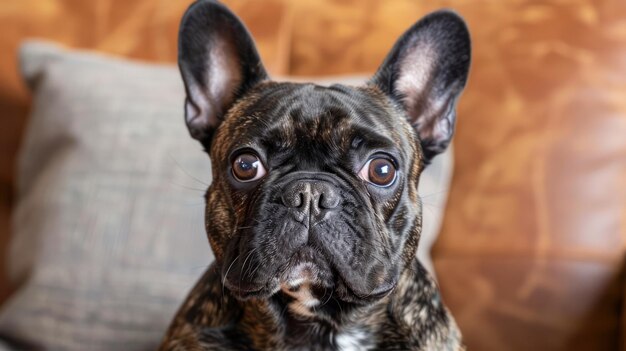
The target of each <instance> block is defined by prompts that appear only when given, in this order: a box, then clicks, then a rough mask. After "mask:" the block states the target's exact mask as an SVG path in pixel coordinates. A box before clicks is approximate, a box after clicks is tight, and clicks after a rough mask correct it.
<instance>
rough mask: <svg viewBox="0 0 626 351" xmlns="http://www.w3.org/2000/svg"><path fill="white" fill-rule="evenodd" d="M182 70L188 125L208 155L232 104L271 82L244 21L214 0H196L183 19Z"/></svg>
mask: <svg viewBox="0 0 626 351" xmlns="http://www.w3.org/2000/svg"><path fill="white" fill-rule="evenodd" d="M178 66H179V68H180V72H181V74H182V76H183V81H184V83H185V91H186V93H187V98H186V99H185V119H186V122H187V127H188V128H189V132H190V134H191V136H192V137H193V138H195V139H197V140H198V141H200V143H202V145H203V146H204V148H205V149H206V150H207V151H209V148H210V145H211V140H212V138H213V134H214V133H215V130H216V129H217V127H218V126H219V125H220V123H221V122H222V120H223V118H224V115H225V114H226V112H227V111H228V110H229V109H230V108H231V107H232V105H233V104H234V102H235V101H236V100H237V99H238V98H240V97H241V96H243V95H244V94H245V93H246V92H247V91H249V89H250V88H252V87H253V86H254V85H256V84H257V83H259V82H261V81H263V80H265V79H268V75H267V73H266V71H265V68H263V64H262V63H261V58H260V57H259V54H258V52H257V50H256V47H255V45H254V42H253V40H252V37H251V36H250V34H249V33H248V31H247V30H246V28H245V26H244V25H243V23H242V22H241V21H240V20H239V19H238V18H237V16H235V14H234V13H232V12H231V11H230V10H229V9H228V8H227V7H226V6H224V5H223V4H221V3H219V2H218V1H215V0H198V1H196V2H195V3H193V4H192V5H191V6H189V9H187V12H186V13H185V15H184V16H183V19H182V21H181V23H180V32H179V35H178Z"/></svg>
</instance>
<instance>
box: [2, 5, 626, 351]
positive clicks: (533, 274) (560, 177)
mask: <svg viewBox="0 0 626 351" xmlns="http://www.w3.org/2000/svg"><path fill="white" fill-rule="evenodd" d="M227 3H228V4H229V5H231V7H232V8H233V9H234V10H235V11H236V12H237V13H238V14H239V15H240V16H241V17H242V18H243V19H244V20H245V22H246V23H247V24H248V26H249V27H250V29H251V31H252V32H253V34H254V36H255V38H256V40H257V42H258V44H259V47H260V51H261V53H262V56H263V58H264V60H265V63H266V65H267V66H268V67H269V69H270V70H271V71H272V72H273V73H274V74H293V75H309V76H311V75H326V74H345V73H360V72H372V71H373V70H375V68H376V67H377V65H378V64H379V63H380V62H381V60H382V58H383V57H384V55H385V53H386V52H387V50H388V49H389V48H390V46H391V45H392V43H393V41H394V40H395V39H396V38H397V36H398V35H400V34H401V33H402V31H403V30H404V29H405V28H407V27H408V26H409V25H410V24H411V23H412V22H413V21H414V20H416V19H417V18H419V17H420V16H422V15H423V14H425V13H426V12H428V11H431V10H434V9H436V8H440V7H452V8H454V9H456V10H457V11H458V12H460V13H461V14H462V15H463V16H464V17H465V18H466V19H467V21H468V23H469V26H470V29H471V32H472V37H473V41H474V61H473V67H472V72H471V76H470V81H469V85H468V87H467V89H466V93H465V94H464V96H463V97H462V99H461V103H460V106H459V123H458V130H457V136H456V141H455V143H456V144H455V145H456V156H455V158H456V164H455V176H454V180H453V185H452V189H451V196H450V199H449V203H448V208H447V209H446V217H445V221H444V226H443V230H442V233H441V237H440V239H439V241H438V243H437V245H436V246H435V251H434V259H435V264H436V268H437V270H438V274H439V279H440V284H441V287H442V290H443V293H444V295H445V299H446V301H447V302H448V304H449V305H450V307H451V309H452V310H453V313H454V314H455V316H456V318H457V320H458V322H459V324H460V326H461V328H462V329H463V331H464V334H465V337H466V340H467V343H468V346H469V347H470V349H471V350H529V349H534V350H614V349H617V348H618V345H619V342H620V341H619V340H620V335H621V334H622V330H623V325H622V324H621V322H620V321H621V318H622V317H623V314H622V312H621V307H622V304H623V296H624V284H623V259H624V242H625V240H626V2H624V1H620V0H606V1H591V0H552V1H527V0H526V1H523V0H512V1H488V0H483V1H480V0H475V1H460V0H450V1H444V0H438V1H423V2H418V1H414V0H410V1H409V0H407V1H404V0H386V1H383V0H365V1H364V0H293V1H288V0H268V1H262V2H261V1H254V0H232V1H227ZM187 5H188V1H182V0H175V1H153V0H137V1H128V0H98V1H89V2H85V1H82V0H57V1H54V0H21V1H19V2H17V1H15V2H7V1H5V2H3V3H1V4H0V33H2V35H0V113H1V115H2V127H1V128H0V143H1V146H0V200H1V201H0V206H1V208H0V209H1V211H0V226H1V230H0V238H1V240H0V250H3V251H4V249H5V247H6V241H7V238H8V237H9V235H8V233H9V231H8V213H9V209H10V204H11V191H12V186H13V172H14V166H13V164H14V155H15V152H16V149H17V147H18V144H19V140H20V135H21V131H22V129H23V126H24V123H25V121H26V118H25V115H26V111H27V109H28V107H27V106H28V97H27V93H26V90H25V88H24V86H23V84H22V83H21V82H20V80H19V78H18V75H17V70H16V59H15V49H16V48H17V45H18V43H19V41H20V40H22V39H23V38H25V37H29V36H37V37H44V38H49V39H54V40H57V41H60V42H63V43H65V44H68V45H70V46H74V47H81V48H93V49H97V50H101V51H105V52H110V53H114V54H119V55H124V56H128V57H134V58H141V59H147V60H151V61H160V62H174V60H175V57H176V50H175V49H176V30H177V26H178V21H179V18H180V16H181V14H182V12H183V11H184V9H185V8H186V6H187ZM424 203H425V204H426V206H427V205H428V197H425V198H424ZM0 281H4V279H0ZM0 285H1V287H2V288H1V289H0V290H1V293H0V295H2V296H6V294H7V293H8V291H9V290H8V287H7V286H6V284H0Z"/></svg>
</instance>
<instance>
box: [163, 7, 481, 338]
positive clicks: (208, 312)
mask: <svg viewBox="0 0 626 351" xmlns="http://www.w3.org/2000/svg"><path fill="white" fill-rule="evenodd" d="M178 64H179V68H180V72H181V74H182V78H183V81H184V83H185V91H186V100H185V121H186V123H187V126H188V128H189V132H190V134H191V136H192V137H193V138H195V139H197V140H198V141H199V142H200V143H201V144H202V146H203V147H204V149H205V150H206V152H207V153H208V154H209V155H210V159H211V163H212V169H213V182H212V184H211V185H210V186H209V188H208V190H207V191H206V194H205V200H206V211H205V214H206V220H205V222H206V231H207V235H208V239H209V242H210V245H211V248H212V249H213V252H214V254H215V261H214V263H213V264H212V265H211V266H210V267H209V268H208V270H207V271H206V273H205V274H204V275H203V276H202V278H201V279H200V281H199V282H198V283H197V285H196V286H195V287H194V288H193V290H192V291H191V293H190V294H189V296H188V297H187V299H186V301H185V302H184V303H183V305H182V306H181V308H180V310H179V311H178V313H177V315H176V316H175V318H174V320H173V322H172V324H171V326H170V328H169V330H168V332H167V334H166V335H165V337H164V339H163V342H162V345H161V347H160V349H161V350H463V349H464V346H463V343H462V340H461V334H460V332H459V329H458V328H457V326H456V324H455V321H454V319H453V317H452V316H451V314H450V313H449V311H448V309H447V308H446V307H445V305H444V304H443V302H442V299H441V297H440V293H439V290H438V287H437V285H436V284H435V282H434V281H433V279H431V277H430V276H429V275H428V273H427V272H426V271H425V269H424V268H423V267H422V265H421V264H420V263H419V262H418V261H417V259H416V249H417V245H418V242H419V238H420V231H421V225H422V215H421V213H422V208H421V203H420V198H419V196H418V192H417V187H418V182H419V178H420V173H421V172H422V170H423V169H424V168H425V167H426V166H427V165H428V164H429V162H430V161H431V160H432V159H433V157H435V156H436V155H437V154H439V153H441V152H442V151H443V150H444V149H445V148H446V147H447V146H448V144H449V143H450V139H451V137H452V135H453V131H454V125H455V118H456V112H455V106H456V103H457V100H458V98H459V96H460V94H461V91H462V90H463V88H464V86H465V84H466V81H467V77H468V71H469V66H470V36H469V32H468V29H467V27H466V25H465V23H464V21H463V20H462V19H461V18H460V17H459V16H458V15H456V14H455V13H453V12H450V11H446V10H444V11H438V12H434V13H432V14H429V15H428V16H426V17H424V18H422V19H421V20H420V21H418V22H417V23H415V24H414V25H413V26H412V27H411V28H409V29H408V30H407V31H406V32H405V33H404V34H403V35H402V36H401V37H400V38H399V40H398V41H397V42H396V44H395V46H393V48H392V49H391V51H390V53H389V54H388V56H387V57H386V59H385V60H384V62H383V63H382V65H381V66H380V68H379V69H378V71H377V72H376V73H375V74H374V76H373V77H372V78H371V79H370V80H369V81H368V82H367V83H365V84H364V85H362V86H345V85H340V84H337V85H332V86H328V87H324V86H318V85H315V84H310V83H309V84H301V83H288V82H276V81H272V80H271V79H270V78H269V76H268V73H267V72H266V70H265V69H264V67H263V64H262V63H261V59H260V57H259V54H258V52H257V50H256V48H255V45H254V42H253V40H252V38H251V36H250V34H249V33H248V31H247V30H246V28H245V27H244V25H243V24H242V22H241V21H240V20H239V19H238V18H237V17H236V16H235V15H234V14H233V13H232V12H231V11H230V10H229V9H228V8H226V7H225V6H224V5H223V4H220V3H219V2H217V1H211V0H201V1H197V2H195V3H194V4H192V5H191V6H190V7H189V9H188V10H187V12H186V13H185V15H184V17H183V19H182V22H181V25H180V33H179V56H178ZM183 259H184V258H183Z"/></svg>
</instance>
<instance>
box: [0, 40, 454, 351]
mask: <svg viewBox="0 0 626 351" xmlns="http://www.w3.org/2000/svg"><path fill="white" fill-rule="evenodd" d="M21 66H22V72H23V75H24V77H25V79H26V81H27V82H28V84H29V86H30V88H31V89H32V92H33V97H34V101H33V107H32V116H31V119H30V124H29V126H28V128H27V134H26V137H25V140H24V143H23V147H22V149H21V151H20V156H19V161H20V162H19V167H18V168H19V173H18V188H17V204H16V208H15V211H14V218H13V223H14V232H13V241H12V243H11V246H10V254H9V267H10V271H9V274H10V277H11V278H12V279H13V281H14V282H18V283H21V284H20V288H19V290H18V291H17V292H16V293H15V294H14V295H13V296H12V297H11V298H10V299H9V300H8V301H7V303H6V304H5V305H4V306H3V308H2V310H1V311H0V336H1V337H2V338H3V339H4V341H5V342H7V343H9V344H11V345H13V347H16V348H19V349H22V348H46V349H63V350H147V349H154V348H155V347H156V346H157V345H158V343H159V341H160V339H161V337H162V335H163V333H164V331H165V329H166V328H167V326H168V324H169V321H170V319H171V318H172V316H173V314H174V313H175V311H176V309H177V307H178V305H179V304H180V303H181V301H182V300H183V299H184V297H185V295H186V294H187V292H188V291H189V289H190V288H191V286H192V285H193V284H194V282H195V281H196V279H198V278H199V276H200V275H201V274H202V273H203V271H204V269H205V268H206V266H207V265H208V264H209V263H210V261H211V259H212V254H211V251H210V247H209V245H208V243H207V240H206V235H205V232H204V228H203V226H204V224H203V223H204V221H203V209H204V207H203V206H204V201H203V193H204V190H205V188H206V187H207V185H208V184H209V183H210V181H211V169H210V163H209V158H208V156H207V155H206V154H205V153H204V152H203V151H202V148H201V146H200V144H199V143H197V142H196V141H194V140H192V139H191V138H190V137H189V135H188V132H187V130H186V127H185V125H184V122H183V110H182V102H183V98H184V90H183V86H182V83H181V80H180V77H179V74H178V71H177V69H176V68H175V67H174V66H165V65H154V64H146V63H140V62H131V61H126V60H122V59H119V58H114V57H108V56H104V55H98V54H95V53H89V52H74V51H68V50H65V49H61V48H59V47H57V46H54V45H52V44H48V43H42V42H30V43H27V44H26V45H24V46H23V48H22V51H21ZM340 80H342V81H344V82H349V83H350V82H351V83H356V82H362V81H363V78H351V79H343V78H342V79H340ZM329 81H333V82H337V81H338V79H329ZM321 83H324V82H321ZM450 174H451V155H450V154H449V153H447V154H445V155H444V156H441V157H438V158H436V159H435V162H434V164H433V165H432V166H430V167H429V168H428V170H427V172H426V173H425V174H424V176H423V182H422V187H421V188H420V191H421V193H422V194H423V199H424V208H425V210H424V211H425V212H424V215H425V218H424V223H425V224H424V225H425V228H424V235H423V243H424V244H425V245H423V248H426V249H427V248H429V246H430V244H431V243H432V241H433V240H434V237H435V236H436V233H437V231H438V227H439V223H440V217H441V213H442V210H443V204H444V202H445V198H446V195H447V189H448V183H449V177H450ZM427 253H428V252H427V250H424V249H421V250H420V256H421V257H422V260H423V261H424V262H425V264H426V265H427V266H428V267H432V265H431V264H430V260H429V257H427V256H428V255H427Z"/></svg>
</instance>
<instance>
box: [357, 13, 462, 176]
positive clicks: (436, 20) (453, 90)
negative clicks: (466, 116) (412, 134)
mask: <svg viewBox="0 0 626 351" xmlns="http://www.w3.org/2000/svg"><path fill="white" fill-rule="evenodd" d="M470 54H471V49H470V36H469V32H468V30H467V27H466V25H465V22H464V21H463V19H462V18H461V17H459V16H458V15H457V14H455V13H454V12H451V11H447V10H443V11H437V12H434V13H432V14H430V15H428V16H426V17H424V18H423V19H422V20H420V21H419V22H417V23H415V24H414V25H413V26H412V27H411V28H410V29H409V30H407V31H406V32H405V33H404V34H403V35H402V37H400V39H398V41H397V42H396V44H395V45H394V47H393V48H392V49H391V52H390V53H389V55H388V56H387V58H386V59H385V61H384V62H383V64H382V65H381V66H380V68H379V69H378V71H377V72H376V74H375V75H374V77H373V78H372V79H371V80H370V82H369V83H368V84H374V85H376V86H378V87H379V88H380V89H382V90H383V92H385V93H386V94H387V95H389V96H390V97H391V98H392V99H393V100H395V101H396V102H398V103H400V104H401V106H402V108H403V109H404V110H405V111H406V114H407V117H408V119H409V122H410V123H411V124H412V125H413V127H414V128H415V130H416V131H417V134H418V136H419V139H420V143H421V146H422V151H423V153H424V158H425V159H424V161H425V162H426V164H428V162H430V160H431V159H432V158H433V157H434V156H435V155H437V154H439V153H441V152H442V151H444V150H445V149H446V147H447V146H448V144H449V143H450V140H451V138H452V134H453V132H454V123H455V119H456V112H455V107H456V101H457V99H458V97H459V95H460V94H461V91H462V90H463V88H464V87H465V83H466V82H467V75H468V71H469V66H470Z"/></svg>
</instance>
